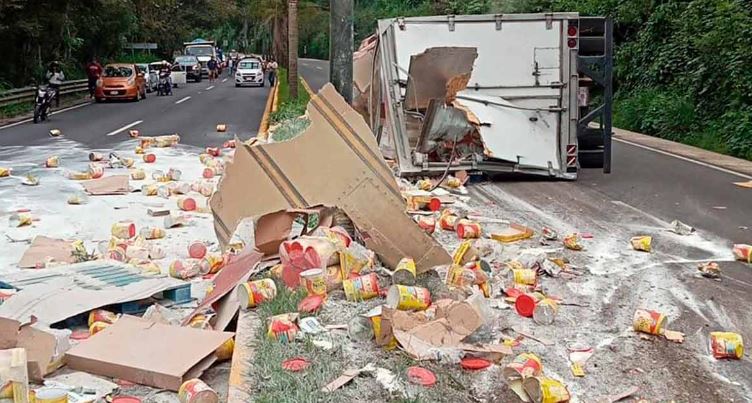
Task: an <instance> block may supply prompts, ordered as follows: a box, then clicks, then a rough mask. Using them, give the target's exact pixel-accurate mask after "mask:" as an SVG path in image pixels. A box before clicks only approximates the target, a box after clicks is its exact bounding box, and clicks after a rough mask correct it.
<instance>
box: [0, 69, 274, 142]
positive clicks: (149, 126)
mask: <svg viewBox="0 0 752 403" xmlns="http://www.w3.org/2000/svg"><path fill="white" fill-rule="evenodd" d="M225 79H226V81H225ZM223 81H224V82H223ZM268 90H269V88H268V87H264V88H256V87H241V88H236V87H235V86H234V82H233V79H232V78H231V77H230V78H228V77H227V75H226V74H225V75H223V76H222V77H221V78H220V79H219V80H217V81H216V82H214V83H209V81H208V80H203V81H201V82H200V83H192V82H189V83H188V84H185V85H181V86H180V87H179V88H175V89H174V91H173V95H172V96H157V95H156V93H153V92H152V93H150V94H148V95H147V97H146V99H145V100H142V101H140V102H127V101H113V102H106V103H101V104H97V103H91V104H85V105H82V106H78V107H74V108H72V109H70V110H67V111H64V112H61V113H56V114H54V115H52V116H51V117H50V118H49V119H48V120H47V121H45V122H43V123H40V124H33V123H31V122H27V123H22V124H16V125H9V126H4V127H0V147H4V146H30V147H33V146H36V145H43V144H47V143H48V142H50V141H51V138H50V137H49V134H48V132H49V130H50V129H59V130H61V131H62V132H63V135H64V136H65V138H66V139H68V140H73V141H76V142H78V143H80V144H81V145H82V146H84V147H88V148H97V149H105V148H107V147H108V146H112V145H115V144H118V143H120V142H122V141H125V140H127V139H129V136H128V129H131V128H132V129H138V130H139V131H140V132H141V134H142V135H159V134H170V133H178V134H180V136H181V139H182V140H181V143H183V144H188V145H194V146H199V147H205V146H213V145H221V141H223V140H225V139H230V138H232V136H233V135H235V134H237V135H238V136H239V137H240V138H243V139H247V138H249V137H252V136H255V135H256V131H257V130H258V127H259V122H260V120H261V115H262V114H263V112H264V107H265V105H266V98H267V93H268ZM218 123H225V124H227V126H228V128H227V132H226V133H223V134H217V133H216V125H217V124H218ZM125 127H128V129H123V128H125ZM218 143H219V144H218ZM30 151H33V149H30Z"/></svg>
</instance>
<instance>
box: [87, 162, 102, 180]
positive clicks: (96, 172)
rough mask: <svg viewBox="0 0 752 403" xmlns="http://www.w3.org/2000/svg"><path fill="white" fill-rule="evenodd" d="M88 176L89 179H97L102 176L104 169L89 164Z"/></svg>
mask: <svg viewBox="0 0 752 403" xmlns="http://www.w3.org/2000/svg"><path fill="white" fill-rule="evenodd" d="M89 176H90V177H91V179H99V178H101V177H102V176H104V167H103V166H101V165H98V164H89Z"/></svg>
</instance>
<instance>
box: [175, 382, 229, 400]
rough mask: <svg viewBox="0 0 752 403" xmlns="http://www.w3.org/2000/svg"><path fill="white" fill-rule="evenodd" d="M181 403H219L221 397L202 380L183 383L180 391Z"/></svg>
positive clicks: (179, 398)
mask: <svg viewBox="0 0 752 403" xmlns="http://www.w3.org/2000/svg"><path fill="white" fill-rule="evenodd" d="M178 400H180V403H219V395H218V394H217V392H215V391H214V389H212V388H210V387H209V385H207V384H206V383H204V381H202V380H201V379H198V378H196V379H191V380H188V381H185V382H183V384H182V385H180V388H179V389H178Z"/></svg>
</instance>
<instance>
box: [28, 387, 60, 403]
mask: <svg viewBox="0 0 752 403" xmlns="http://www.w3.org/2000/svg"><path fill="white" fill-rule="evenodd" d="M21 401H24V400H21ZM32 401H34V402H35V403H68V391H67V390H65V389H61V388H53V387H47V386H45V387H42V388H39V389H37V390H35V391H34V398H33V399H32Z"/></svg>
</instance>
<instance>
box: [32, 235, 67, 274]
mask: <svg viewBox="0 0 752 403" xmlns="http://www.w3.org/2000/svg"><path fill="white" fill-rule="evenodd" d="M48 259H51V260H52V261H53V262H58V263H75V262H76V259H75V258H74V257H73V242H72V241H69V240H65V239H54V238H48V237H46V236H42V235H39V236H36V237H34V240H33V241H31V245H30V246H29V248H28V249H26V251H25V252H24V254H23V256H22V257H21V261H19V262H18V267H20V268H23V269H33V268H37V267H44V264H45V263H46V262H47V261H48Z"/></svg>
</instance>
